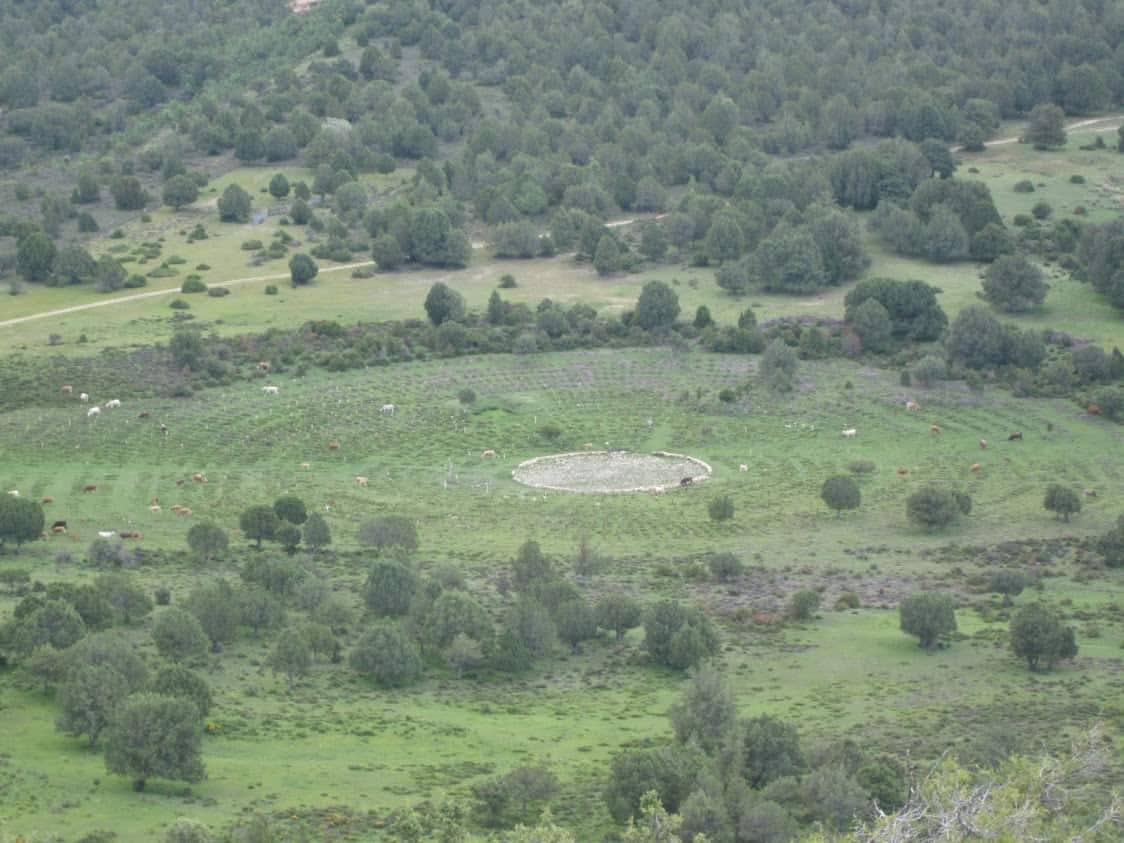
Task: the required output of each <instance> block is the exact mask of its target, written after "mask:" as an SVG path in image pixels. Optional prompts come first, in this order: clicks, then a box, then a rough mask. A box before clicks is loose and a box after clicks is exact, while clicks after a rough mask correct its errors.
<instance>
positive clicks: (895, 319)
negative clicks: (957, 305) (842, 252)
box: [844, 278, 948, 342]
mask: <svg viewBox="0 0 1124 843" xmlns="http://www.w3.org/2000/svg"><path fill="white" fill-rule="evenodd" d="M937 292H938V290H937V288H936V287H933V286H930V285H929V284H926V283H925V282H924V281H894V280H891V279H889V278H868V279H864V280H862V281H860V282H859V283H857V284H856V285H855V286H854V287H852V288H851V290H850V291H849V292H848V293H847V296H846V298H845V299H844V306H845V308H846V309H845V314H844V315H845V318H846V319H847V321H848V322H854V318H855V312H856V311H857V310H858V308H859V307H861V306H862V305H863V304H865V303H866V302H867V301H869V300H870V299H874V300H875V301H877V302H878V303H879V304H881V305H882V306H883V307H884V308H886V311H887V313H888V314H889V316H890V321H891V323H892V325H893V334H894V336H896V337H901V338H903V339H909V340H913V341H919V342H930V341H932V340H936V339H939V338H940V336H941V334H942V333H943V332H944V329H945V328H946V327H947V326H948V316H946V315H945V312H944V311H943V310H942V309H941V306H940V304H939V303H938V302H937Z"/></svg>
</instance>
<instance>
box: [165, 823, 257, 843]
mask: <svg viewBox="0 0 1124 843" xmlns="http://www.w3.org/2000/svg"><path fill="white" fill-rule="evenodd" d="M247 839H250V838H249V835H247ZM164 843H214V838H213V837H212V836H211V832H210V831H209V830H208V829H207V826H205V825H203V823H201V822H199V821H197V820H193V819H189V818H188V817H178V818H177V819H176V820H175V822H173V823H172V824H171V825H169V826H168V830H167V831H165V832H164Z"/></svg>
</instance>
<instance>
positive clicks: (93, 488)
mask: <svg viewBox="0 0 1124 843" xmlns="http://www.w3.org/2000/svg"><path fill="white" fill-rule="evenodd" d="M97 490H98V487H97V484H96V483H87V484H86V485H85V486H84V487H83V489H82V491H83V492H96V491H97Z"/></svg>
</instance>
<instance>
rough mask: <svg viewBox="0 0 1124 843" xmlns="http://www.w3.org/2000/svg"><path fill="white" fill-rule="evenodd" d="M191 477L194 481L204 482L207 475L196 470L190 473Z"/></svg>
mask: <svg viewBox="0 0 1124 843" xmlns="http://www.w3.org/2000/svg"><path fill="white" fill-rule="evenodd" d="M191 479H192V480H194V481H195V482H196V483H206V482H207V475H206V474H203V473H202V472H198V471H197V472H196V473H195V474H193V475H191Z"/></svg>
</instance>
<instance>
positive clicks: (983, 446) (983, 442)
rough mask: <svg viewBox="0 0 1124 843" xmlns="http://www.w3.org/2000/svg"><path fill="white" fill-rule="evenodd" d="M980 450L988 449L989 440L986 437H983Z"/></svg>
mask: <svg viewBox="0 0 1124 843" xmlns="http://www.w3.org/2000/svg"><path fill="white" fill-rule="evenodd" d="M980 450H981V451H986V450H987V440H986V439H981V440H980Z"/></svg>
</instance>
